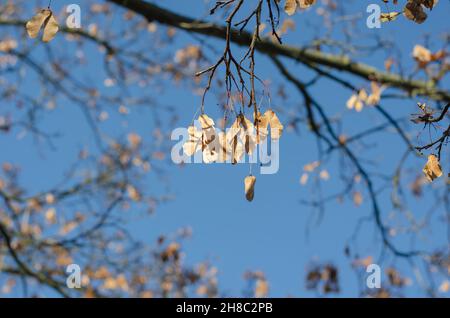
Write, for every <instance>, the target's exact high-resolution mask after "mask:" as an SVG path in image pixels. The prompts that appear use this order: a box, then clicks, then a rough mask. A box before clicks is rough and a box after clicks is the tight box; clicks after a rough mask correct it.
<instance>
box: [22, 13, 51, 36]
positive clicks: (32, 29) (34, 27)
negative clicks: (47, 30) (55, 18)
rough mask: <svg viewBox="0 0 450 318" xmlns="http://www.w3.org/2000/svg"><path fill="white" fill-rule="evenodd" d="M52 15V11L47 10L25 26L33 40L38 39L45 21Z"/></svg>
mask: <svg viewBox="0 0 450 318" xmlns="http://www.w3.org/2000/svg"><path fill="white" fill-rule="evenodd" d="M51 14H52V11H50V10H48V9H45V10H41V11H39V13H38V14H36V15H35V16H34V17H32V18H31V20H30V21H28V22H27V24H26V25H25V27H26V29H27V33H28V36H29V37H30V38H32V39H34V38H36V37H37V36H38V34H39V31H40V30H41V27H42V25H43V24H44V22H45V20H46V19H47V18H48V17H49V16H50V15H51Z"/></svg>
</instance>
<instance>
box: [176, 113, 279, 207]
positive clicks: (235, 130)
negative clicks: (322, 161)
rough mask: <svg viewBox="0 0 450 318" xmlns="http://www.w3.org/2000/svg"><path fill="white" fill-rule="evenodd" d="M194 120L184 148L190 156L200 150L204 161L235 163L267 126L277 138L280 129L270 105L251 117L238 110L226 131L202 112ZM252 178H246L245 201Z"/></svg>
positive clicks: (251, 189) (250, 150) (260, 138)
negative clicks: (267, 108) (195, 121)
mask: <svg viewBox="0 0 450 318" xmlns="http://www.w3.org/2000/svg"><path fill="white" fill-rule="evenodd" d="M197 120H198V122H199V123H200V127H199V128H197V127H196V126H194V125H191V126H189V127H188V128H187V129H188V140H187V141H186V142H185V143H184V144H183V152H184V153H185V154H186V155H187V156H192V155H194V154H195V153H196V152H198V151H201V152H202V157H203V162H205V163H213V162H231V164H233V165H234V164H236V163H238V162H240V161H241V159H242V157H243V156H244V154H248V155H252V154H253V151H254V150H255V148H256V146H257V145H258V144H261V143H263V142H264V141H266V139H267V138H268V136H269V127H270V138H271V139H272V140H278V139H279V138H280V137H281V134H282V132H283V125H282V124H281V122H280V120H279V119H278V116H277V115H276V114H275V112H274V111H273V110H272V109H269V110H267V111H266V112H265V113H264V114H261V113H260V112H254V114H253V120H250V119H248V118H247V117H245V115H244V114H242V113H240V114H238V115H237V116H236V119H235V121H234V122H233V123H232V124H231V126H230V127H229V128H228V129H226V130H225V131H222V130H220V129H218V128H216V127H215V123H214V120H212V119H211V118H210V117H209V116H208V115H206V114H201V115H200V116H199V117H198V119H197ZM255 182H256V177H255V176H252V175H250V176H247V177H246V178H245V181H244V183H245V196H246V198H247V200H248V201H252V200H253V196H254V186H255Z"/></svg>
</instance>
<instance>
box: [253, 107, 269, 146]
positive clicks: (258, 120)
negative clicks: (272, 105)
mask: <svg viewBox="0 0 450 318" xmlns="http://www.w3.org/2000/svg"><path fill="white" fill-rule="evenodd" d="M253 116H254V119H255V133H256V143H258V144H260V143H261V142H262V141H264V140H265V139H266V138H267V135H268V130H267V127H268V125H269V121H268V119H267V117H266V116H263V115H261V113H260V112H257V113H256V116H255V114H253Z"/></svg>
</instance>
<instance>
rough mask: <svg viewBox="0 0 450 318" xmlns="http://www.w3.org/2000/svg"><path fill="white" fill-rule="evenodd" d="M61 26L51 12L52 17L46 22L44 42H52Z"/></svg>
mask: <svg viewBox="0 0 450 318" xmlns="http://www.w3.org/2000/svg"><path fill="white" fill-rule="evenodd" d="M58 30H59V24H58V21H57V20H56V18H55V16H54V15H53V13H51V12H50V17H49V18H47V19H46V20H45V24H44V35H43V36H42V41H43V42H50V41H51V40H53V38H54V37H55V35H56V33H58Z"/></svg>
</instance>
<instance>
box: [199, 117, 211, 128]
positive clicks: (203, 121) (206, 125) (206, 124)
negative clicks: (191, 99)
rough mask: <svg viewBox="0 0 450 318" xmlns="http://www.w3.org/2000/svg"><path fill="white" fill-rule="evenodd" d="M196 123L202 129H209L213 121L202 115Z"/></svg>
mask: <svg viewBox="0 0 450 318" xmlns="http://www.w3.org/2000/svg"><path fill="white" fill-rule="evenodd" d="M198 121H199V122H200V125H201V126H202V128H203V129H209V128H212V127H213V126H214V120H212V119H211V118H210V117H209V116H208V115H206V114H202V115H200V116H199V117H198Z"/></svg>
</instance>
